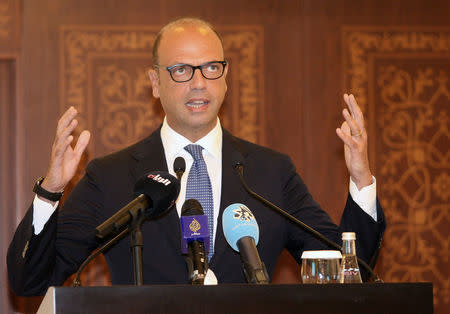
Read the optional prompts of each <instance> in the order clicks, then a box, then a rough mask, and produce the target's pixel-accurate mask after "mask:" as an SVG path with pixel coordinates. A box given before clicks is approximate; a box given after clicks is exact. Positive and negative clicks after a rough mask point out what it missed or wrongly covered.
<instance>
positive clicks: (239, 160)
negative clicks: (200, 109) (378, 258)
mask: <svg viewBox="0 0 450 314" xmlns="http://www.w3.org/2000/svg"><path fill="white" fill-rule="evenodd" d="M231 158H232V164H233V168H234V169H235V170H236V172H237V173H238V175H239V179H240V180H241V183H242V186H243V187H244V189H245V190H246V191H247V192H248V193H249V194H250V195H251V196H252V197H254V198H255V199H257V200H258V201H260V202H262V203H263V204H264V205H266V206H268V207H269V208H271V209H273V210H275V211H276V212H278V213H279V214H281V215H282V216H284V217H286V218H287V219H289V220H290V221H292V222H293V223H294V224H296V225H297V226H299V227H301V228H303V229H304V230H306V231H307V232H309V233H311V234H312V235H314V237H316V238H317V239H319V240H320V241H322V242H323V243H325V244H326V245H328V246H330V247H332V248H334V249H336V250H339V251H342V247H341V246H340V245H339V244H337V243H335V242H333V241H331V240H330V239H328V238H327V237H325V236H324V235H323V234H321V233H320V232H318V231H316V230H315V229H313V228H311V227H310V226H308V225H307V224H305V223H304V222H302V221H300V220H298V219H297V218H295V217H294V216H292V215H291V214H289V213H288V212H286V211H284V210H282V209H281V208H280V207H278V206H277V205H275V204H273V203H271V202H269V201H268V200H266V199H265V198H264V197H262V196H260V195H259V194H257V193H256V192H254V191H253V190H252V189H250V188H249V186H248V185H247V183H246V182H245V179H244V158H243V156H242V154H241V153H239V152H237V151H234V152H233V153H232V155H231ZM356 258H357V259H358V263H360V264H361V266H363V267H364V269H365V270H367V271H368V272H369V274H370V276H371V277H372V278H373V280H374V282H383V280H381V279H380V278H379V277H378V276H377V274H375V272H374V271H373V270H372V268H371V267H370V266H369V265H367V263H366V262H364V261H363V260H362V259H361V258H359V257H358V256H357V257H356Z"/></svg>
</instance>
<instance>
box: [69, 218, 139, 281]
mask: <svg viewBox="0 0 450 314" xmlns="http://www.w3.org/2000/svg"><path fill="white" fill-rule="evenodd" d="M129 232H130V229H129V228H128V227H127V228H125V229H124V230H122V232H120V233H119V234H118V235H116V236H115V237H114V238H112V239H111V240H109V241H108V242H106V243H105V244H103V245H102V246H101V247H100V248H98V249H97V250H95V251H94V252H92V254H91V255H89V257H88V258H86V259H85V260H84V262H83V264H81V266H80V267H79V268H78V270H77V274H76V276H75V279H74V280H73V283H72V287H81V279H80V276H81V273H82V272H83V270H84V268H85V267H86V266H87V265H88V264H89V263H90V262H91V261H92V260H93V259H94V258H96V257H97V256H98V255H100V254H101V253H103V252H104V251H106V250H107V249H109V248H110V247H111V246H113V245H114V244H116V243H117V241H119V240H120V239H122V238H123V237H124V236H126V235H127V234H128V233H129Z"/></svg>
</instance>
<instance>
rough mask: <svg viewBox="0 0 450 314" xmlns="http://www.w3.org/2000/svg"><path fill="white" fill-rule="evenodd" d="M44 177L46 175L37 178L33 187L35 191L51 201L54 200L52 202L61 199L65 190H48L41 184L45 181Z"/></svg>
mask: <svg viewBox="0 0 450 314" xmlns="http://www.w3.org/2000/svg"><path fill="white" fill-rule="evenodd" d="M44 178H45V177H40V178H39V179H37V181H36V183H35V184H34V187H33V192H34V193H36V194H37V195H39V196H41V197H43V198H45V199H47V200H49V201H52V202H57V201H59V200H60V199H61V197H62V196H63V194H64V191H62V192H56V193H53V192H49V191H47V190H46V189H44V188H43V187H42V186H41V183H42V181H44Z"/></svg>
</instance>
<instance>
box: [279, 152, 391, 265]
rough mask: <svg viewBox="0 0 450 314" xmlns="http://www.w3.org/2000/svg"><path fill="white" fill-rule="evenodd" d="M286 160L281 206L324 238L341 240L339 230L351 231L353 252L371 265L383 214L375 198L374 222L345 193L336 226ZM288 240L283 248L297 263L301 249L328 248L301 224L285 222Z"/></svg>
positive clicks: (373, 260)
mask: <svg viewBox="0 0 450 314" xmlns="http://www.w3.org/2000/svg"><path fill="white" fill-rule="evenodd" d="M286 158H287V159H288V160H287V161H286V163H284V167H285V170H284V171H283V173H286V175H285V177H284V178H283V181H282V182H284V184H283V186H284V188H283V195H284V206H285V207H284V208H286V210H287V211H288V212H289V213H290V214H292V215H293V216H295V217H296V218H297V219H299V220H301V221H302V222H304V223H306V224H307V225H309V226H310V227H312V228H314V229H315V230H317V231H319V232H320V233H322V234H323V235H325V236H326V237H327V238H328V239H330V240H332V241H334V242H336V243H338V244H339V245H340V244H341V243H342V240H341V233H342V232H344V231H354V232H356V235H357V243H356V244H357V254H358V256H359V257H361V258H362V259H363V260H364V261H366V262H367V263H372V265H371V266H374V264H375V261H376V256H377V254H378V249H379V247H380V243H381V238H382V235H383V232H384V229H385V221H384V214H383V210H382V208H381V205H380V204H379V203H378V200H377V216H378V221H374V220H373V219H372V217H370V216H369V215H368V214H367V213H365V212H364V211H363V210H362V209H361V208H360V207H359V206H358V205H357V204H356V203H355V202H354V201H353V199H352V198H351V196H350V194H349V195H348V199H347V203H346V206H345V209H344V213H343V215H342V218H341V223H340V226H339V227H338V226H336V225H335V224H334V223H333V222H332V220H331V218H330V217H329V215H328V214H327V213H326V212H325V211H324V210H323V209H322V208H321V207H320V205H319V204H318V203H316V202H315V201H314V199H313V198H312V196H311V194H310V193H309V191H308V189H307V187H306V185H305V184H304V182H303V181H302V179H301V178H300V177H299V175H298V174H297V173H296V170H295V167H294V165H293V164H292V162H291V161H290V159H289V158H288V157H286ZM287 229H288V241H287V245H286V248H287V249H288V250H289V252H290V253H291V255H292V256H293V257H294V258H295V259H296V260H297V262H298V263H301V254H302V253H303V251H305V250H318V249H319V250H321V249H330V248H329V247H327V246H326V245H325V244H324V243H322V242H321V241H319V240H317V239H316V238H315V237H314V236H313V235H312V234H310V233H308V232H306V231H304V230H302V229H301V227H299V226H297V225H294V224H293V223H291V222H287Z"/></svg>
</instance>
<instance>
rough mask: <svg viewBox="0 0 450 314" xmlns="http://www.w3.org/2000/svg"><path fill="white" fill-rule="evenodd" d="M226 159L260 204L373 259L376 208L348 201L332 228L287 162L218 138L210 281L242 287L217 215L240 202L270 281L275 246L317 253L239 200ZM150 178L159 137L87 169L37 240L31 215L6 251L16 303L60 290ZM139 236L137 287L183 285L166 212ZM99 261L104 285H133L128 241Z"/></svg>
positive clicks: (173, 226) (273, 216) (160, 166)
mask: <svg viewBox="0 0 450 314" xmlns="http://www.w3.org/2000/svg"><path fill="white" fill-rule="evenodd" d="M234 151H238V152H240V153H241V154H242V156H243V157H244V163H245V170H244V176H245V178H246V180H247V182H248V184H249V186H250V187H252V188H253V189H254V190H255V191H257V192H258V193H259V194H261V195H262V196H263V197H265V198H266V199H268V200H270V201H272V202H273V203H275V204H276V205H278V206H279V207H281V208H283V209H285V210H287V211H288V212H289V213H291V214H292V215H294V216H295V217H297V218H298V219H300V220H302V221H303V222H305V223H307V224H309V225H310V226H312V227H314V228H315V229H316V230H318V231H320V232H322V233H323V234H325V235H326V236H327V237H329V238H330V239H332V240H334V241H336V242H340V232H341V231H355V232H356V233H357V238H358V243H357V244H358V245H357V252H358V253H359V254H358V255H359V256H360V257H362V258H363V259H365V260H366V261H369V260H370V259H371V258H372V256H374V254H376V252H377V249H378V248H379V245H380V241H381V236H382V233H383V231H384V226H385V224H384V216H383V212H382V210H381V206H380V205H379V204H378V222H375V221H373V219H372V218H371V217H370V216H369V215H367V214H366V213H365V212H364V211H363V210H361V209H360V208H359V207H358V205H357V204H356V203H354V202H353V200H352V199H351V197H350V196H349V198H348V201H347V204H346V208H345V211H344V214H343V217H342V221H341V226H340V228H338V227H337V226H336V225H335V224H334V223H332V221H331V219H330V218H329V216H328V214H327V213H326V212H324V211H323V210H322V209H321V208H320V207H319V205H318V204H317V203H316V202H315V201H314V200H313V198H312V197H311V195H310V194H309V192H308V190H307V188H306V186H305V184H304V183H303V181H302V180H301V178H300V177H299V176H298V174H297V173H296V171H295V168H294V166H293V164H292V162H291V160H290V159H289V157H288V156H286V155H283V154H280V153H277V152H275V151H273V150H270V149H267V148H264V147H261V146H258V145H255V144H252V143H249V142H246V141H243V140H241V139H238V138H236V137H234V136H232V135H231V134H230V133H228V132H227V131H225V130H224V134H223V150H222V154H223V157H222V163H223V164H222V196H221V206H220V213H219V219H218V226H217V232H216V234H217V235H216V242H215V253H214V256H213V257H212V259H211V261H210V268H211V269H212V270H213V271H214V273H215V274H216V276H217V279H218V281H219V283H242V282H245V277H244V275H243V272H242V267H241V262H240V258H239V254H238V253H237V252H235V251H233V249H232V248H231V247H230V246H229V245H228V244H227V242H226V240H225V238H224V234H223V230H222V213H223V210H224V209H225V208H226V207H227V206H228V205H230V204H233V203H243V204H246V205H247V206H248V207H249V208H250V210H251V211H252V212H253V214H254V215H255V217H256V220H257V222H258V224H259V228H260V239H259V244H258V250H259V253H260V256H261V260H262V261H263V262H264V263H265V265H266V267H267V270H268V273H269V275H270V276H272V274H273V270H274V267H275V264H276V262H277V259H278V257H279V255H280V253H281V251H282V250H283V249H284V248H287V249H288V250H289V252H290V253H291V254H292V255H293V257H294V258H295V259H296V260H297V261H298V262H300V260H301V259H300V257H301V254H302V252H303V250H310V249H318V248H324V245H322V244H321V243H320V242H318V241H317V240H315V239H314V238H313V237H312V236H311V235H310V234H308V233H306V232H304V231H303V230H301V229H300V228H298V227H297V226H295V225H293V224H292V223H291V222H289V221H287V220H286V219H285V218H283V217H282V216H280V214H278V213H276V212H274V211H273V210H271V209H269V208H267V207H266V206H264V205H263V204H262V203H260V202H259V201H257V200H255V199H253V198H251V197H250V196H249V195H248V193H247V192H245V190H244V189H243V188H242V185H241V183H240V181H239V178H238V176H237V174H236V172H235V170H234V169H233V167H232V160H231V156H232V154H233V152H234ZM152 170H164V171H167V165H166V160H165V155H164V150H163V146H162V142H161V137H160V131H159V130H157V131H155V132H154V133H153V134H152V135H150V136H149V137H148V138H146V139H144V140H142V141H141V142H138V143H137V144H135V145H133V146H130V147H128V148H126V149H124V150H122V151H119V152H117V153H114V154H111V155H108V156H105V157H103V158H99V159H95V160H93V161H91V162H90V163H89V165H88V167H87V169H86V175H85V176H84V177H83V178H82V179H81V181H80V182H79V184H78V185H77V186H76V187H75V189H74V190H73V191H72V193H71V194H70V195H69V197H68V198H67V200H66V202H65V204H64V206H63V208H62V209H61V210H60V211H56V212H55V213H54V214H53V215H52V217H51V218H50V220H49V222H48V223H47V224H46V226H45V228H44V230H43V231H42V232H41V233H40V234H39V235H34V233H33V227H32V216H33V215H32V207H31V208H30V209H29V210H28V212H27V214H26V216H25V218H24V219H23V221H22V222H21V224H20V225H19V227H18V229H17V231H16V234H15V236H14V239H13V241H12V243H11V245H10V248H9V250H8V258H7V260H8V273H9V279H10V283H11V287H12V289H13V290H14V291H15V292H16V293H17V294H19V295H36V294H44V293H45V291H46V289H47V287H48V286H49V285H61V284H62V283H63V282H64V281H65V280H66V279H67V277H68V276H70V275H71V274H72V273H74V272H75V271H76V270H77V268H78V267H79V265H80V264H81V263H82V262H83V260H84V259H85V258H86V257H87V256H88V255H89V254H90V253H91V252H92V250H94V249H95V248H96V247H98V246H99V244H100V243H99V242H98V240H97V239H96V237H95V232H94V231H95V230H94V229H95V227H96V226H98V225H99V224H100V223H102V222H103V221H105V220H106V219H107V218H109V217H110V216H112V215H113V214H114V213H115V212H116V211H117V210H118V209H120V208H122V207H123V206H124V205H126V204H127V203H128V202H130V201H131V200H132V199H133V198H134V194H133V186H134V183H135V182H136V180H137V178H139V177H140V176H141V175H142V174H144V173H145V172H148V171H152ZM142 231H143V235H144V282H145V283H146V284H175V283H188V274H187V267H186V263H185V260H184V257H183V256H182V255H181V245H180V236H181V235H180V224H179V217H178V214H177V212H176V210H175V209H172V210H170V211H169V212H168V213H167V214H165V215H163V216H162V217H159V218H157V219H154V220H149V221H147V222H146V223H145V224H144V225H143V228H142ZM105 258H106V261H107V263H108V266H109V269H110V273H111V280H112V283H113V284H132V283H133V268H132V258H131V254H130V247H129V237H126V238H124V239H122V240H121V241H120V242H119V243H118V244H117V245H116V246H114V247H113V248H111V249H110V250H109V251H108V252H107V253H105Z"/></svg>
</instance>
